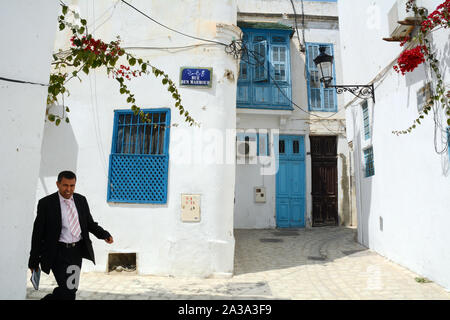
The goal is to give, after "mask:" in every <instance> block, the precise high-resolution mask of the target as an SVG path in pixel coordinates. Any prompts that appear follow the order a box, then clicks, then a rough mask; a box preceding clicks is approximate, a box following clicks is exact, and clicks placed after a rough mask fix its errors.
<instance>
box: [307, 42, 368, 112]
mask: <svg viewBox="0 0 450 320" xmlns="http://www.w3.org/2000/svg"><path fill="white" fill-rule="evenodd" d="M325 50H326V47H320V48H319V51H320V54H319V55H318V56H317V57H316V58H315V59H314V63H315V64H316V66H317V68H318V69H319V71H320V75H321V78H320V81H321V82H323V84H324V86H325V88H335V89H336V93H337V94H341V93H343V92H346V91H347V92H350V93H352V94H353V95H355V96H356V97H358V98H362V99H365V98H370V97H372V99H373V102H374V103H375V89H374V86H373V84H369V85H339V86H333V85H330V83H331V81H332V80H333V56H330V55H329V54H327V53H326V52H325Z"/></svg>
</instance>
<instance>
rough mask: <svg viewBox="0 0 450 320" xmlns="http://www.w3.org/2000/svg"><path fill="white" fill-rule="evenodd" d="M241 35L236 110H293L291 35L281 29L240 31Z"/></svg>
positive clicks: (286, 30)
mask: <svg viewBox="0 0 450 320" xmlns="http://www.w3.org/2000/svg"><path fill="white" fill-rule="evenodd" d="M278 27H279V26H278ZM242 31H243V44H242V45H243V50H242V52H243V53H242V55H241V61H240V69H239V78H238V82H237V92H236V100H237V101H236V102H237V107H238V108H251V109H276V110H278V109H280V110H292V109H293V108H292V103H291V95H292V88H291V87H292V84H291V78H290V77H291V76H290V55H289V50H290V49H289V48H290V43H289V36H290V32H291V31H290V30H289V29H284V28H281V29H259V28H243V29H242ZM292 32H293V30H292ZM246 53H247V54H246Z"/></svg>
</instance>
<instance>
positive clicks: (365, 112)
mask: <svg viewBox="0 0 450 320" xmlns="http://www.w3.org/2000/svg"><path fill="white" fill-rule="evenodd" d="M361 107H362V111H363V121H364V139H365V140H368V139H370V117H369V107H368V105H367V100H364V102H363V103H362V104H361Z"/></svg>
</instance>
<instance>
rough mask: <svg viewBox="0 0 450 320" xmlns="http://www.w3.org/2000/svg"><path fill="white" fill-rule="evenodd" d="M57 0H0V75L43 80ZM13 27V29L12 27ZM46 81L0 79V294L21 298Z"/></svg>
mask: <svg viewBox="0 0 450 320" xmlns="http://www.w3.org/2000/svg"><path fill="white" fill-rule="evenodd" d="M58 7H59V4H58V2H57V1H51V0H47V1H39V2H36V1H31V0H28V1H26V0H20V1H14V2H9V1H8V2H7V1H2V2H0V38H1V39H2V42H3V46H2V47H3V50H1V52H0V70H1V72H0V76H1V77H4V78H10V79H17V80H24V81H29V82H36V83H43V84H46V83H48V81H49V73H50V62H51V56H52V50H53V42H54V38H55V32H56V29H57V13H58V11H57V10H58ZM12 30H13V32H12ZM46 98H47V87H45V86H40V85H31V84H22V83H14V82H7V81H4V80H0V104H1V107H2V108H1V109H2V111H3V112H2V117H0V148H1V150H2V157H1V160H0V163H1V165H0V177H1V184H0V243H1V244H2V249H1V252H2V263H1V265H0V299H2V300H3V299H25V295H26V282H27V281H28V279H26V273H27V269H28V257H29V253H30V250H29V248H30V245H29V244H30V242H31V232H32V224H33V219H34V218H33V212H34V210H35V208H36V207H35V196H36V193H35V192H36V184H37V180H38V173H39V163H40V152H41V142H42V133H43V126H44V116H45V105H46Z"/></svg>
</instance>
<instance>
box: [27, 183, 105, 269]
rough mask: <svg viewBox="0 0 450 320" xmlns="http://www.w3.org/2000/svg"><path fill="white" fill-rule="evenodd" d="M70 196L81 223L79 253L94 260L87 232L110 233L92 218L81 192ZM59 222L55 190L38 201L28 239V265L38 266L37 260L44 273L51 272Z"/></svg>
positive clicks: (59, 211) (59, 210)
mask: <svg viewBox="0 0 450 320" xmlns="http://www.w3.org/2000/svg"><path fill="white" fill-rule="evenodd" d="M73 200H74V202H75V206H76V208H77V211H78V218H79V221H80V227H81V236H82V240H81V250H82V251H81V252H82V257H83V258H86V259H89V260H91V261H92V262H93V263H94V264H95V257H94V250H93V248H92V241H91V240H90V239H89V232H91V233H92V234H94V235H95V236H96V237H97V238H98V239H108V238H109V237H110V236H111V235H110V234H109V232H108V231H105V230H104V229H103V228H102V227H100V226H99V225H98V223H97V222H95V221H94V220H93V219H92V216H91V213H90V211H89V206H88V203H87V201H86V198H85V197H84V196H82V195H80V194H78V193H74V194H73ZM61 226H62V225H61V205H60V201H59V196H58V192H55V193H53V194H51V195H49V196H46V197H44V198H42V199H41V200H39V202H38V206H37V216H36V219H35V221H34V227H33V235H32V239H31V251H30V259H29V261H28V267H29V268H32V269H37V268H38V266H39V263H40V264H41V268H42V271H44V272H45V273H47V274H48V273H50V268H51V267H52V265H53V262H54V261H55V258H56V252H57V245H58V241H59V237H60V235H61Z"/></svg>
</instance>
